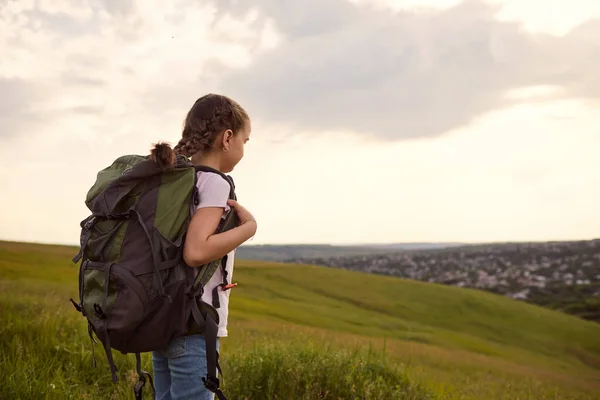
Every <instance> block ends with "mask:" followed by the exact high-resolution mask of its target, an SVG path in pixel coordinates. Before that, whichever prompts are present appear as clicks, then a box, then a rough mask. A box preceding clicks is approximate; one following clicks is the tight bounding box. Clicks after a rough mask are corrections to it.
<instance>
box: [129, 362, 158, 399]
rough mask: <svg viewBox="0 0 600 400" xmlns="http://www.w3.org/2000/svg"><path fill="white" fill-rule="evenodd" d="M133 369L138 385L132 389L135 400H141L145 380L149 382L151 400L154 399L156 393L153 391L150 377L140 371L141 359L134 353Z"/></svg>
mask: <svg viewBox="0 0 600 400" xmlns="http://www.w3.org/2000/svg"><path fill="white" fill-rule="evenodd" d="M135 369H136V371H137V373H138V376H139V380H138V383H137V384H136V385H135V387H134V388H133V393H134V394H135V400H142V390H143V388H144V386H145V385H146V379H148V380H149V381H150V388H151V389H152V398H153V399H154V398H156V391H155V390H154V382H153V381H152V375H150V374H149V373H148V372H146V371H142V358H141V356H140V353H135Z"/></svg>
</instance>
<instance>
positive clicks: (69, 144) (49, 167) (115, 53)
mask: <svg viewBox="0 0 600 400" xmlns="http://www.w3.org/2000/svg"><path fill="white" fill-rule="evenodd" d="M157 4H158V3H157V2H152V1H147V0H128V1H125V0H95V1H93V0H73V1H71V0H37V1H33V0H18V1H14V0H0V54H1V56H0V143H1V146H0V188H1V190H0V201H1V207H0V239H4V240H18V241H34V242H42V243H60V244H76V243H78V241H79V233H80V230H79V222H80V221H81V220H82V219H83V218H85V217H86V216H87V215H88V211H89V210H88V209H87V208H86V206H85V204H84V199H85V195H86V193H87V191H88V189H89V188H90V186H91V185H92V184H93V183H94V180H95V176H96V173H97V171H99V170H100V169H103V168H105V167H106V166H108V165H110V163H111V162H112V161H113V160H114V159H115V158H116V157H118V156H120V155H122V154H147V153H148V151H149V149H150V147H151V145H152V144H153V143H155V142H157V141H160V140H164V141H168V142H170V143H172V144H175V143H177V141H178V139H179V138H180V136H181V126H182V122H183V119H184V117H185V114H186V113H187V111H188V109H189V108H190V107H191V105H192V104H193V103H194V101H195V100H196V99H197V98H198V97H200V96H202V95H204V94H205V93H208V92H214V93H221V94H225V95H228V96H230V97H232V98H233V99H235V100H236V101H238V102H239V103H240V104H241V105H242V106H243V107H244V108H245V109H246V110H247V111H248V113H249V114H250V116H251V118H252V139H251V141H250V142H248V144H247V145H246V155H245V157H244V159H243V160H242V161H241V162H240V164H239V165H238V166H237V167H236V169H235V170H234V171H233V172H232V173H231V175H232V177H233V178H234V180H235V182H236V186H237V193H238V198H239V201H240V203H242V204H243V205H244V206H246V207H247V208H248V209H249V210H250V211H251V212H252V213H253V214H254V215H255V217H256V218H257V220H258V223H259V229H258V232H257V234H256V236H255V237H254V238H253V239H252V240H251V241H250V242H248V244H265V243H273V244H278V243H279V244H281V243H331V244H356V243H392V242H448V241H451V242H498V241H545V240H579V239H591V238H596V237H600V157H598V153H599V151H600V112H599V111H600V76H599V75H598V71H600V43H599V42H598V38H599V37H600V2H598V1H597V0H570V1H564V0H518V1H517V0H481V1H474V0H464V1H462V0H304V1H281V0H253V1H246V0H238V1H229V0H219V1H216V0H215V1H201V0H177V1H169V2H160V7H157Z"/></svg>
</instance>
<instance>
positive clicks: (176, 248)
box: [70, 155, 239, 399]
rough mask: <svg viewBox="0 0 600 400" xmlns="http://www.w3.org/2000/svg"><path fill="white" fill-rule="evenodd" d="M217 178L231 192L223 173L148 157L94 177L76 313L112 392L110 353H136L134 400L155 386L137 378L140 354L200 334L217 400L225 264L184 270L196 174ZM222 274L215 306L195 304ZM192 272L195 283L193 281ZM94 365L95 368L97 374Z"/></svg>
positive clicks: (227, 223) (231, 218) (227, 225)
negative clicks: (164, 164) (106, 369)
mask: <svg viewBox="0 0 600 400" xmlns="http://www.w3.org/2000/svg"><path fill="white" fill-rule="evenodd" d="M198 171H206V172H214V173H217V174H219V175H221V176H222V177H223V178H224V179H226V180H227V181H228V182H229V184H230V185H231V191H230V195H229V197H230V198H231V199H236V196H235V186H234V183H233V180H232V179H231V178H230V177H229V176H226V175H224V174H222V173H221V172H220V171H217V170H215V169H212V168H209V167H206V166H194V165H192V164H191V163H190V162H189V160H188V159H187V158H185V157H183V156H177V157H176V162H175V165H174V167H172V168H167V169H162V168H160V167H159V166H158V165H157V164H156V163H155V162H154V161H153V160H151V159H150V158H149V156H139V155H125V156H122V157H119V158H117V159H116V160H115V161H114V162H113V163H112V164H111V165H110V166H108V167H107V168H105V169H103V170H101V171H99V173H98V175H97V178H96V182H95V183H94V185H93V186H92V187H91V188H90V190H89V192H88V193H87V197H86V200H85V204H86V205H87V207H88V208H89V209H90V211H91V215H90V216H89V217H87V218H86V219H84V220H83V221H82V222H81V237H80V245H81V247H80V250H79V253H78V254H77V255H76V256H75V258H73V262H74V263H78V262H79V261H81V264H80V268H79V303H76V302H75V301H74V300H73V299H72V298H71V299H70V301H71V302H72V303H73V305H74V306H75V308H76V309H77V311H79V312H81V314H82V315H83V316H84V317H85V318H86V319H87V323H88V333H89V336H90V339H91V341H92V350H93V346H94V343H95V342H96V341H95V339H94V337H93V334H95V335H96V337H97V338H98V339H99V340H100V342H101V343H102V345H103V347H104V350H105V352H106V356H107V359H108V362H109V366H110V370H111V374H112V379H113V382H117V380H118V378H117V374H116V372H117V368H116V366H115V364H114V361H113V357H112V351H111V350H112V349H115V350H118V351H120V352H121V353H123V354H128V353H135V356H136V369H137V373H138V375H139V381H138V383H137V384H136V385H135V388H134V392H135V396H136V399H141V398H142V388H143V387H144V385H145V383H146V381H147V380H149V382H150V385H151V387H152V393H153V396H154V385H153V382H152V377H151V375H150V374H149V373H148V372H145V371H142V369H141V360H140V353H143V352H150V351H154V350H159V349H164V348H166V347H167V345H168V343H169V342H170V341H171V340H173V339H174V338H177V337H180V336H183V335H186V334H190V333H201V334H203V335H204V337H205V341H206V354H207V367H208V369H207V370H208V373H207V376H206V377H202V380H203V381H204V385H205V386H206V387H207V388H208V389H209V390H211V391H212V392H213V393H215V394H216V395H217V396H218V398H219V399H226V397H225V395H224V394H223V392H222V391H221V389H220V388H219V379H218V378H217V370H218V371H219V372H221V368H220V366H219V361H218V357H219V354H218V352H217V348H216V341H217V327H218V324H219V315H218V313H217V310H216V309H217V308H218V307H219V301H218V300H219V297H218V289H219V288H221V289H222V290H227V289H228V288H229V286H228V282H227V271H226V270H225V265H226V262H227V256H225V257H224V258H223V259H219V260H214V261H212V262H210V263H208V264H205V265H203V266H202V267H198V268H191V267H189V266H187V265H186V263H185V262H184V260H183V244H184V242H185V237H186V232H187V227H188V224H189V222H190V220H191V217H192V211H193V207H194V205H197V204H198V201H199V194H198V190H197V188H196V181H197V172H198ZM238 222H239V221H238V218H237V216H236V214H235V212H230V213H228V215H227V218H224V219H222V220H221V223H220V225H219V227H218V230H217V232H223V231H226V230H228V229H231V228H233V227H235V226H237V224H238ZM218 268H222V271H223V276H224V279H223V283H222V284H221V285H219V286H218V287H217V288H215V290H214V291H213V302H212V304H208V303H206V302H204V301H202V300H201V296H202V294H203V293H204V286H205V285H206V283H207V282H208V281H209V279H210V278H211V277H212V275H213V274H214V273H215V272H216V270H217V269H218ZM195 271H198V274H197V275H195V274H194V272H195ZM95 365H96V360H95V358H94V366H95Z"/></svg>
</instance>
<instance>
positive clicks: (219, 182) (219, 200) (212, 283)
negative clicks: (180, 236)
mask: <svg viewBox="0 0 600 400" xmlns="http://www.w3.org/2000/svg"><path fill="white" fill-rule="evenodd" d="M196 186H197V187H198V194H199V197H200V202H199V204H198V206H196V207H195V209H194V210H193V211H194V212H195V211H196V210H197V209H198V208H206V207H223V215H222V218H225V216H226V215H227V213H228V212H230V211H231V210H230V207H229V205H228V204H227V200H228V199H229V190H230V186H229V183H228V182H227V181H226V180H225V179H223V177H222V176H220V175H218V174H215V173H214V172H204V171H199V172H198V182H197V184H196ZM234 255H235V250H232V251H231V252H229V254H227V265H226V267H225V268H226V269H227V281H228V283H232V280H231V279H232V278H233V259H234ZM198 272H199V269H198ZM221 283H223V272H222V271H221V267H220V266H219V268H218V269H217V270H216V271H215V273H214V275H213V276H212V277H211V279H210V280H209V281H208V282H207V284H206V286H205V287H204V293H203V294H202V300H203V301H205V302H207V303H208V304H212V299H213V289H214V288H215V287H216V286H218V285H220V284H221ZM232 290H235V288H233V289H229V290H222V289H219V290H218V291H219V301H220V303H221V306H220V307H219V308H217V311H218V313H219V329H218V331H217V336H218V337H225V336H227V334H228V332H227V318H228V314H229V294H230V293H231V291H232Z"/></svg>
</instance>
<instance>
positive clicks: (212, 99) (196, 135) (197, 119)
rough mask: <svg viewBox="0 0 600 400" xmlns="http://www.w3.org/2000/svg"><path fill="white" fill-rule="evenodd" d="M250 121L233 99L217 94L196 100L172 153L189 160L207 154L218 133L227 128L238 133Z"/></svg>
mask: <svg viewBox="0 0 600 400" xmlns="http://www.w3.org/2000/svg"><path fill="white" fill-rule="evenodd" d="M248 119H249V118H248V115H247V114H246V111H244V110H243V109H242V108H241V107H240V106H239V105H238V104H237V103H235V102H234V101H233V100H231V99H229V98H227V97H225V96H220V95H215V94H208V95H205V96H203V97H201V98H199V99H198V100H196V102H195V103H194V105H193V106H192V108H191V109H190V111H189V112H188V114H187V116H186V119H185V124H184V128H183V133H182V138H181V139H180V140H179V143H177V145H176V146H175V148H174V149H173V150H174V151H175V153H177V154H181V155H184V156H186V157H191V156H193V155H194V154H196V153H198V152H200V153H203V152H206V151H208V150H210V148H211V147H212V145H213V143H214V141H215V138H216V137H217V135H218V134H219V133H221V132H223V131H224V130H226V129H231V130H233V132H234V133H236V132H237V131H238V130H239V129H240V128H242V126H243V125H244V123H245V121H246V120H248Z"/></svg>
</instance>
